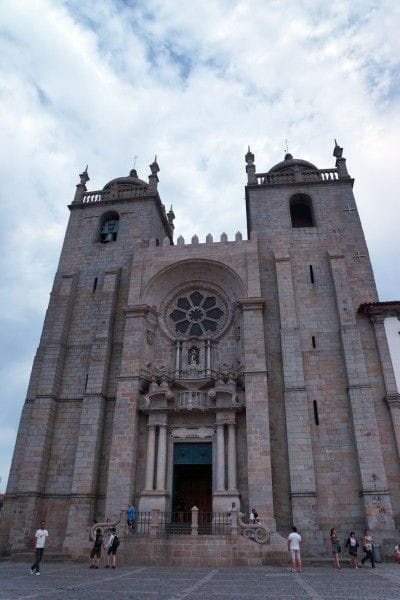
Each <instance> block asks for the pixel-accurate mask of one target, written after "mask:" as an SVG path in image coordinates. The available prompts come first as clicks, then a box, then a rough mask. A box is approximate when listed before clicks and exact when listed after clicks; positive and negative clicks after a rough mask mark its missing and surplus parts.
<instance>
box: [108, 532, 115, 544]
mask: <svg viewBox="0 0 400 600" xmlns="http://www.w3.org/2000/svg"><path fill="white" fill-rule="evenodd" d="M114 538H115V533H112V534H111V535H110V539H109V540H108V544H107V546H106V548H110V546H112V543H113V541H114Z"/></svg>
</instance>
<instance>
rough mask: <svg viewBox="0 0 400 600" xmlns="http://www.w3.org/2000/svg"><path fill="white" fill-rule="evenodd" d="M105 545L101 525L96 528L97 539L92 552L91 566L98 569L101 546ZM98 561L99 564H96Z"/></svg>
mask: <svg viewBox="0 0 400 600" xmlns="http://www.w3.org/2000/svg"><path fill="white" fill-rule="evenodd" d="M102 546H103V534H102V533H101V529H100V527H98V528H97V529H96V539H95V541H94V545H93V548H92V551H91V552H90V568H91V569H98V568H99V566H100V559H101V548H102ZM95 563H97V564H95Z"/></svg>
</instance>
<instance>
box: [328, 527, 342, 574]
mask: <svg viewBox="0 0 400 600" xmlns="http://www.w3.org/2000/svg"><path fill="white" fill-rule="evenodd" d="M330 539H331V545H332V554H333V566H334V567H336V569H340V568H341V567H340V557H339V554H340V553H341V551H342V549H341V547H340V542H339V538H338V536H337V533H336V529H335V528H334V527H332V529H331V533H330Z"/></svg>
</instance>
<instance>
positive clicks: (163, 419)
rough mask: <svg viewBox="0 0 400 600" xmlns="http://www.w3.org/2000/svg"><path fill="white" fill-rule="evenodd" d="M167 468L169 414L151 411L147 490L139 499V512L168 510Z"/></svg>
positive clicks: (146, 477) (146, 475) (145, 489)
mask: <svg viewBox="0 0 400 600" xmlns="http://www.w3.org/2000/svg"><path fill="white" fill-rule="evenodd" d="M157 430H158V446H157V475H156V489H154V472H155V467H156V431H157ZM166 466H167V412H159V411H158V410H150V412H149V436H148V439H147V457H146V474H145V488H144V490H142V492H141V494H140V499H139V511H140V512H150V511H152V510H153V509H157V510H160V511H161V512H163V511H165V510H166V507H167V497H168V492H167V490H166V489H165V488H166V486H165V476H166Z"/></svg>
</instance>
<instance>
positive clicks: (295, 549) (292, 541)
mask: <svg viewBox="0 0 400 600" xmlns="http://www.w3.org/2000/svg"><path fill="white" fill-rule="evenodd" d="M300 544H301V535H300V534H299V533H297V528H296V527H292V531H291V533H289V535H288V550H289V552H290V554H291V557H292V573H296V569H298V571H299V573H302V566H301V557H300Z"/></svg>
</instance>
